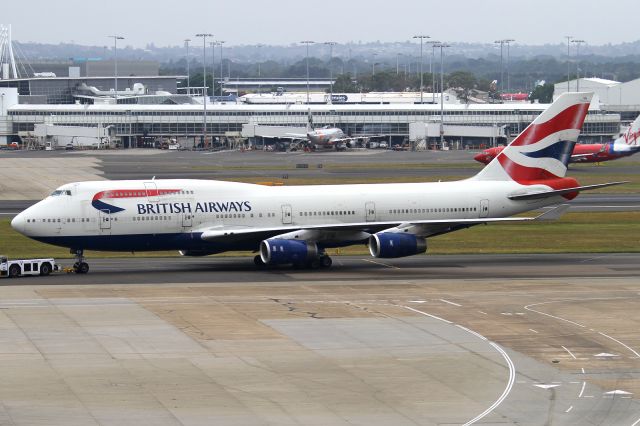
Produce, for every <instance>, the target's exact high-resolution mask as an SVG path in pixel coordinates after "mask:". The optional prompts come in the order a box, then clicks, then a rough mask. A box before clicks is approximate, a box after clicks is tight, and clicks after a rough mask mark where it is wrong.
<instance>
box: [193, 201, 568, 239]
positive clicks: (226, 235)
mask: <svg viewBox="0 0 640 426" xmlns="http://www.w3.org/2000/svg"><path fill="white" fill-rule="evenodd" d="M568 207H569V206H568V205H561V206H559V207H557V208H555V209H552V210H550V211H547V212H545V213H543V214H540V215H538V216H534V217H503V218H476V219H439V220H416V221H409V222H402V221H385V222H360V223H347V224H323V225H304V226H297V225H282V226H275V227H264V228H254V227H222V226H219V227H209V228H204V229H201V230H200V231H201V232H202V234H201V236H200V238H202V239H203V240H205V241H227V242H228V241H234V242H237V241H246V240H249V239H256V240H263V239H267V238H271V237H275V236H278V235H282V234H286V233H289V232H296V231H318V235H329V234H330V235H331V236H332V238H335V236H336V235H339V234H340V233H354V232H360V233H363V234H362V235H363V236H364V237H363V241H364V240H366V238H367V237H368V235H369V234H375V233H376V232H380V231H386V232H410V233H412V234H415V235H419V236H422V237H432V236H436V235H442V234H446V233H449V232H453V231H457V230H459V229H465V228H470V227H472V226H475V225H481V224H489V223H509V222H526V221H533V220H552V219H557V217H559V216H560V215H561V214H562V213H564V212H565V211H566V210H567V209H568ZM318 241H321V239H319V240H318Z"/></svg>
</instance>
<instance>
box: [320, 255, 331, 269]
mask: <svg viewBox="0 0 640 426" xmlns="http://www.w3.org/2000/svg"><path fill="white" fill-rule="evenodd" d="M332 264H333V260H331V258H330V257H329V256H322V257H321V258H320V267H321V268H330V267H331V265H332Z"/></svg>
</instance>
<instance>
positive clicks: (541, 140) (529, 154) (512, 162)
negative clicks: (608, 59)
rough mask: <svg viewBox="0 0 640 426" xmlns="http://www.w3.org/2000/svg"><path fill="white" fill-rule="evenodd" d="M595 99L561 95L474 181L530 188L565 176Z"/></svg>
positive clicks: (585, 95) (567, 94) (590, 96)
mask: <svg viewBox="0 0 640 426" xmlns="http://www.w3.org/2000/svg"><path fill="white" fill-rule="evenodd" d="M592 96H593V93H580V92H578V93H564V94H562V95H560V97H558V99H557V100H556V101H555V102H554V103H553V104H551V105H550V106H549V108H547V109H546V110H544V111H543V112H542V114H540V115H539V116H538V117H536V119H535V120H533V122H532V123H531V124H530V125H529V126H527V128H526V129H524V131H523V132H522V133H520V134H519V135H518V136H517V137H516V138H515V139H514V140H513V141H512V142H511V143H510V144H509V145H508V146H507V147H506V148H505V149H504V150H503V151H502V152H501V153H500V154H499V155H498V156H496V158H494V159H493V160H492V161H491V162H490V163H489V164H488V165H487V166H486V167H485V168H484V169H482V170H481V171H480V173H478V174H477V175H476V176H475V177H474V178H473V179H475V180H498V181H503V180H514V181H516V182H518V183H520V184H522V185H529V184H531V183H533V182H535V181H544V180H552V179H559V178H562V177H564V176H565V174H566V173H567V164H568V163H569V159H570V158H571V153H572V151H573V147H574V145H575V143H576V141H577V140H578V135H579V134H580V128H581V127H582V123H583V122H584V119H585V117H586V115H587V110H588V109H589V104H590V103H591V98H592Z"/></svg>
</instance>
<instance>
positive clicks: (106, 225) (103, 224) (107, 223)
mask: <svg viewBox="0 0 640 426" xmlns="http://www.w3.org/2000/svg"><path fill="white" fill-rule="evenodd" d="M99 220H100V231H102V232H103V233H104V232H106V233H111V214H110V213H109V210H100V214H99Z"/></svg>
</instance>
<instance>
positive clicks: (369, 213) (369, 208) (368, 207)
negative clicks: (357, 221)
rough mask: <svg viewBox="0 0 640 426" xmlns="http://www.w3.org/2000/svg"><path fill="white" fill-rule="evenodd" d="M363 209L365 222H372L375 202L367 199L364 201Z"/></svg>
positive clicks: (374, 216) (374, 213)
mask: <svg viewBox="0 0 640 426" xmlns="http://www.w3.org/2000/svg"><path fill="white" fill-rule="evenodd" d="M364 209H365V211H366V219H367V222H373V221H375V220H376V203H374V202H372V201H369V202H368V203H365V205H364Z"/></svg>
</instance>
